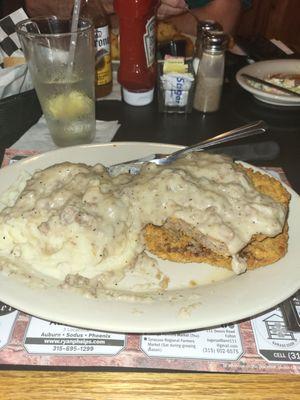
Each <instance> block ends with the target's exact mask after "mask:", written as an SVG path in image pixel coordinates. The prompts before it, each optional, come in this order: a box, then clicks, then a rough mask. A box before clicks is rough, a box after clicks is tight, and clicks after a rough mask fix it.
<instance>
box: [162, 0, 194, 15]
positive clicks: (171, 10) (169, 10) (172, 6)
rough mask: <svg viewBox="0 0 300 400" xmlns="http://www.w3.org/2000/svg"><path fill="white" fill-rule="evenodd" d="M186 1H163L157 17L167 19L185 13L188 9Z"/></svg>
mask: <svg viewBox="0 0 300 400" xmlns="http://www.w3.org/2000/svg"><path fill="white" fill-rule="evenodd" d="M187 7H188V6H187V4H186V2H185V0H161V2H160V5H159V7H158V10H157V17H158V18H159V19H165V18H169V17H174V16H176V15H180V14H182V13H184V12H185V11H186V9H187Z"/></svg>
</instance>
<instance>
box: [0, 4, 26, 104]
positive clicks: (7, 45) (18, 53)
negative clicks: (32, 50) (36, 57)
mask: <svg viewBox="0 0 300 400" xmlns="http://www.w3.org/2000/svg"><path fill="white" fill-rule="evenodd" d="M26 18H28V17H27V15H26V13H25V11H24V10H23V9H22V8H20V9H18V10H17V11H14V12H13V13H11V14H10V15H8V16H6V17H4V18H2V19H1V20H0V67H1V68H0V99H3V98H5V97H8V96H12V95H14V94H18V93H22V92H25V91H27V90H31V89H32V88H33V85H32V81H31V77H30V74H29V73H28V67H27V65H26V64H23V65H17V66H12V67H8V68H3V67H4V65H3V61H4V59H5V58H6V57H23V52H22V50H21V45H20V42H19V38H18V35H17V33H16V31H15V25H16V24H17V23H18V22H20V21H23V20H24V19H26Z"/></svg>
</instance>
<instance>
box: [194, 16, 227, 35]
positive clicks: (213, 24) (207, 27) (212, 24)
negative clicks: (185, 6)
mask: <svg viewBox="0 0 300 400" xmlns="http://www.w3.org/2000/svg"><path fill="white" fill-rule="evenodd" d="M204 31H223V27H222V25H221V24H219V22H217V21H214V20H212V19H205V20H202V21H199V22H198V23H197V32H198V35H199V34H200V35H201V33H203V32H204Z"/></svg>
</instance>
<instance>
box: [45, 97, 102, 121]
mask: <svg viewBox="0 0 300 400" xmlns="http://www.w3.org/2000/svg"><path fill="white" fill-rule="evenodd" d="M93 106H94V102H93V100H92V99H90V98H89V97H88V96H87V95H86V94H85V93H83V92H80V91H78V90H73V91H71V92H68V93H62V94H59V95H57V96H55V97H52V98H50V99H49V100H48V101H47V103H46V112H47V113H48V114H50V116H51V117H52V118H54V119H74V118H80V117H81V116H83V115H86V114H88V113H90V112H91V110H92V107H93Z"/></svg>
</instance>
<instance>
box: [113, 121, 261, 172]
mask: <svg viewBox="0 0 300 400" xmlns="http://www.w3.org/2000/svg"><path fill="white" fill-rule="evenodd" d="M262 133H267V125H266V123H265V122H264V121H256V122H252V123H250V124H247V125H243V126H241V127H239V128H236V129H232V130H230V131H227V132H224V133H221V134H219V135H217V136H213V137H212V138H209V139H206V140H203V141H201V142H199V143H196V144H194V145H192V146H189V147H185V148H183V149H180V150H177V151H175V152H174V153H171V154H167V155H166V154H150V155H149V156H146V157H142V158H137V159H135V160H130V161H125V162H123V163H119V164H114V165H111V166H110V167H108V172H109V173H110V174H111V175H116V174H118V173H120V172H125V170H127V171H130V173H132V174H136V173H138V172H139V168H140V166H141V165H142V164H144V163H149V162H150V163H154V164H157V165H165V164H169V163H171V162H172V161H174V160H176V159H177V158H179V157H181V156H182V155H183V154H186V153H190V152H192V151H200V150H203V149H206V148H208V147H212V146H215V145H218V144H222V143H226V142H230V141H234V140H238V139H242V138H246V137H249V136H254V135H258V134H262Z"/></svg>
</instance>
